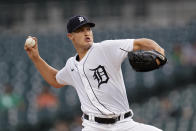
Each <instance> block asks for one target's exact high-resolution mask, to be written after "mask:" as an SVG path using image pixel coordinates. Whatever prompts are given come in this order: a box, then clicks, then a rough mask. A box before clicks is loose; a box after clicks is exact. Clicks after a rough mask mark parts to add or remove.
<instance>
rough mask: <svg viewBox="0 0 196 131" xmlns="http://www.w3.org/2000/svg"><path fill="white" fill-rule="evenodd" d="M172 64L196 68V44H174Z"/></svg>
mask: <svg viewBox="0 0 196 131" xmlns="http://www.w3.org/2000/svg"><path fill="white" fill-rule="evenodd" d="M172 62H173V63H174V64H175V65H185V66H186V65H188V66H196V42H195V43H193V44H189V43H183V44H181V43H177V44H174V45H173V54H172Z"/></svg>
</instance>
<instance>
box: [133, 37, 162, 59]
mask: <svg viewBox="0 0 196 131" xmlns="http://www.w3.org/2000/svg"><path fill="white" fill-rule="evenodd" d="M136 50H156V51H158V52H159V53H161V54H162V55H164V56H165V51H164V49H163V48H162V47H160V46H159V45H158V44H157V43H156V42H155V41H153V40H151V39H146V38H141V39H135V40H134V43H133V51H136Z"/></svg>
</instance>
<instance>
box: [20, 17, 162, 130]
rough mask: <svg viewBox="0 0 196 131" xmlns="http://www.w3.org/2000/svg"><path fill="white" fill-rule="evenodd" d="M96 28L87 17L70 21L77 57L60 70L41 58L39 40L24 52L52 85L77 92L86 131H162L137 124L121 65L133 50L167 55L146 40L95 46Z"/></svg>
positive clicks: (70, 32)
mask: <svg viewBox="0 0 196 131" xmlns="http://www.w3.org/2000/svg"><path fill="white" fill-rule="evenodd" d="M94 26H95V24H94V23H92V22H90V21H89V20H88V19H87V18H86V17H84V16H74V17H72V18H70V19H69V21H68V23H67V32H68V33H67V37H68V38H69V39H70V40H71V42H72V43H73V46H74V47H75V49H76V52H77V54H76V55H75V56H73V57H71V58H69V59H68V60H67V62H66V64H65V66H64V67H63V68H62V69H61V70H59V71H58V70H56V69H55V68H53V67H51V66H50V65H48V64H47V63H46V62H45V61H44V60H43V59H42V58H41V57H40V55H39V51H38V41H37V38H36V37H32V38H33V39H34V40H35V43H36V44H35V46H33V47H27V46H24V49H25V50H26V52H27V54H28V56H29V58H30V59H31V60H32V61H33V63H34V65H35V67H36V68H37V70H38V71H39V72H40V73H41V75H42V76H43V78H44V79H45V80H46V81H47V82H48V83H49V84H50V85H52V86H53V87H56V88H60V87H63V86H65V85H71V86H73V87H74V88H75V89H76V91H77V93H78V96H79V99H80V102H81V109H82V111H83V116H82V119H83V124H82V126H83V129H82V131H161V130H160V129H158V128H156V127H153V126H150V125H145V124H141V123H138V122H135V121H133V119H132V117H133V112H132V110H131V109H130V108H129V103H128V100H127V95H126V90H125V84H124V80H123V75H122V71H121V64H122V62H123V60H124V59H125V58H126V57H127V54H128V52H130V51H137V50H156V51H157V52H159V53H161V54H162V55H164V49H162V48H161V47H160V46H159V45H158V44H157V43H156V42H154V41H153V40H150V39H145V38H142V39H119V40H105V41H102V42H99V43H94V42H93V32H92V30H91V28H92V27H94Z"/></svg>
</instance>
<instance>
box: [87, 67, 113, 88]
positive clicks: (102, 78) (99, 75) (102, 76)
mask: <svg viewBox="0 0 196 131" xmlns="http://www.w3.org/2000/svg"><path fill="white" fill-rule="evenodd" d="M90 70H91V71H94V74H93V78H94V80H97V82H98V87H99V86H100V85H101V84H103V83H107V82H108V80H109V77H108V75H107V72H106V70H105V68H104V66H101V65H99V66H98V67H97V68H95V69H90Z"/></svg>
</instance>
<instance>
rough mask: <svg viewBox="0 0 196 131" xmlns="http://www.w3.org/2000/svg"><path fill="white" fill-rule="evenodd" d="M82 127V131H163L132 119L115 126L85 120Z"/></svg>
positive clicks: (119, 122)
mask: <svg viewBox="0 0 196 131" xmlns="http://www.w3.org/2000/svg"><path fill="white" fill-rule="evenodd" d="M82 126H83V129H82V131H162V130H160V129H158V128H156V127H154V126H150V125H145V124H142V123H138V122H135V121H133V119H132V118H131V117H129V118H126V119H124V120H121V121H118V122H116V123H115V124H100V123H97V122H94V121H89V120H86V119H83V123H82Z"/></svg>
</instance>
